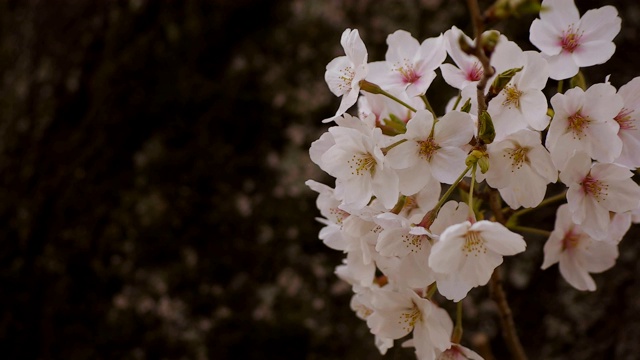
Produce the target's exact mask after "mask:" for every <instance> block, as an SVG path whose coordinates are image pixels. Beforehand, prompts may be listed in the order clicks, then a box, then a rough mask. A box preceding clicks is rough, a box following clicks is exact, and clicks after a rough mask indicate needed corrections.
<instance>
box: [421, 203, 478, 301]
mask: <svg viewBox="0 0 640 360" xmlns="http://www.w3.org/2000/svg"><path fill="white" fill-rule="evenodd" d="M470 216H471V212H470V211H469V206H467V204H465V203H462V202H461V203H459V202H457V201H454V200H450V201H448V202H446V203H445V204H444V205H442V207H441V208H440V211H439V212H438V216H437V217H436V219H435V220H434V222H433V224H431V227H430V228H429V230H430V231H431V232H432V235H431V237H432V238H433V239H434V240H436V241H439V239H440V235H441V234H442V233H443V232H444V231H445V230H446V229H447V228H448V227H449V226H451V225H455V224H459V223H463V222H465V221H471V222H474V221H475V218H473V217H470ZM434 277H435V279H436V283H437V285H438V292H439V293H440V294H442V296H444V297H446V298H447V299H449V300H452V301H455V302H458V301H460V300H462V299H463V298H464V297H465V296H467V293H468V292H469V290H471V289H472V288H473V285H471V284H470V283H469V282H468V281H466V279H465V278H464V276H463V274H462V273H460V272H452V273H438V272H436V273H434Z"/></svg>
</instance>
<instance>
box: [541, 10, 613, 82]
mask: <svg viewBox="0 0 640 360" xmlns="http://www.w3.org/2000/svg"><path fill="white" fill-rule="evenodd" d="M621 22H622V20H621V19H620V17H619V16H618V11H617V10H616V8H615V7H613V6H610V5H609V6H603V7H601V8H599V9H592V10H589V11H587V12H586V13H585V14H584V15H583V16H582V17H580V13H579V12H578V8H577V7H576V5H575V3H574V1H573V0H544V1H543V2H542V11H540V19H535V20H534V21H533V23H532V24H531V28H530V30H529V40H530V41H531V43H532V44H533V45H535V46H536V47H537V48H538V49H540V51H541V52H542V54H543V56H544V57H545V58H546V60H547V61H548V62H549V72H550V77H551V78H552V79H555V80H562V79H567V78H570V77H572V76H574V75H576V74H577V73H578V71H579V70H580V68H581V67H587V66H592V65H598V64H602V63H604V62H606V61H607V60H609V59H610V58H611V56H612V55H613V53H614V52H615V50H616V45H615V44H614V43H613V38H614V37H616V35H617V34H618V33H619V32H620V27H621Z"/></svg>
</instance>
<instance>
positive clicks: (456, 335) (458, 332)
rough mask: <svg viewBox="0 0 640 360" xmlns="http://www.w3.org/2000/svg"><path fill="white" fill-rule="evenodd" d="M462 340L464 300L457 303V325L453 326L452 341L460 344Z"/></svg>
mask: <svg viewBox="0 0 640 360" xmlns="http://www.w3.org/2000/svg"><path fill="white" fill-rule="evenodd" d="M460 340H462V300H460V301H458V302H457V303H456V327H455V328H453V336H452V337H451V342H452V343H454V344H459V343H460Z"/></svg>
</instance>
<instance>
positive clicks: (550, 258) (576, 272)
mask: <svg viewBox="0 0 640 360" xmlns="http://www.w3.org/2000/svg"><path fill="white" fill-rule="evenodd" d="M617 258H618V246H617V244H615V243H613V242H608V241H598V240H594V239H593V238H592V237H591V236H589V234H587V233H586V232H584V229H583V228H582V227H581V226H580V225H577V224H575V223H574V222H573V221H572V214H571V210H570V209H569V205H567V204H564V205H561V206H560V207H559V208H558V211H557V213H556V223H555V227H554V229H553V232H552V233H551V236H549V240H547V242H546V243H545V245H544V261H543V263H542V269H543V270H544V269H547V268H549V267H550V266H551V265H553V264H555V263H558V265H559V267H560V274H561V275H562V277H563V278H564V279H565V280H566V281H567V282H568V283H569V284H571V286H573V287H575V288H576V289H578V290H583V291H584V290H589V291H595V289H596V284H595V282H594V281H593V278H592V277H591V275H589V273H600V272H603V271H605V270H607V269H610V268H611V267H612V266H613V265H615V262H616V259H617Z"/></svg>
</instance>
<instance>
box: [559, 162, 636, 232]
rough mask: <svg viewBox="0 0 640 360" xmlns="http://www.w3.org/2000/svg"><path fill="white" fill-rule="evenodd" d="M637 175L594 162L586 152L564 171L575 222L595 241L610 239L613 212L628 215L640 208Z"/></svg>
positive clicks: (563, 175) (620, 167)
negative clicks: (635, 178) (633, 178)
mask: <svg viewBox="0 0 640 360" xmlns="http://www.w3.org/2000/svg"><path fill="white" fill-rule="evenodd" d="M631 176H633V173H632V172H631V171H629V170H628V169H627V168H625V167H623V166H620V165H616V164H602V163H597V162H596V163H592V162H591V159H590V158H589V156H587V155H586V154H585V153H583V152H579V153H577V154H576V155H575V156H574V157H573V158H571V160H570V161H569V162H568V163H567V166H566V167H565V169H564V170H563V171H562V172H560V180H562V182H563V183H565V184H566V185H567V186H568V187H569V190H568V191H567V201H568V203H569V209H570V211H571V215H572V219H573V222H574V223H576V224H579V225H582V229H583V230H584V231H585V232H586V233H588V234H589V235H590V236H592V237H593V238H595V239H598V240H602V239H604V238H606V236H607V234H608V229H609V223H610V216H609V212H616V213H618V212H625V211H631V210H634V209H637V208H638V207H640V187H639V186H638V185H637V184H636V183H635V182H634V181H633V180H632V179H631Z"/></svg>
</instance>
